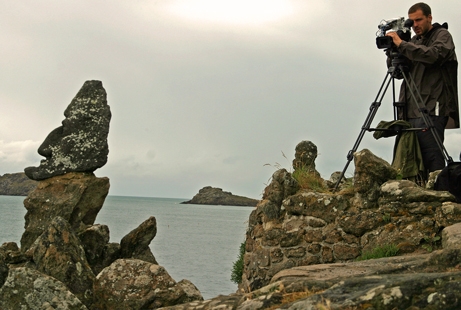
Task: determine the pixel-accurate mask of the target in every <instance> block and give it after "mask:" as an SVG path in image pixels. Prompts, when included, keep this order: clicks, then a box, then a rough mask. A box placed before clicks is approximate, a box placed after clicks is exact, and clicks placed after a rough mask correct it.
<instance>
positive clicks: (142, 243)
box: [120, 216, 158, 264]
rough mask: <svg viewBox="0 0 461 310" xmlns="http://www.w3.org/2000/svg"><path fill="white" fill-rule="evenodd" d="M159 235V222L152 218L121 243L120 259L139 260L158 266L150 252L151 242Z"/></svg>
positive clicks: (130, 233)
mask: <svg viewBox="0 0 461 310" xmlns="http://www.w3.org/2000/svg"><path fill="white" fill-rule="evenodd" d="M156 234H157V221H156V220H155V217H153V216H151V217H150V218H148V219H147V220H145V221H144V222H143V223H141V225H139V226H138V227H137V228H135V229H133V230H132V231H131V232H129V233H128V234H127V235H126V236H125V237H123V238H122V240H121V241H120V258H137V259H141V260H143V261H146V262H150V263H153V264H158V263H157V261H156V260H155V257H154V254H152V251H151V250H150V247H149V245H150V242H151V241H152V239H154V237H155V235H156Z"/></svg>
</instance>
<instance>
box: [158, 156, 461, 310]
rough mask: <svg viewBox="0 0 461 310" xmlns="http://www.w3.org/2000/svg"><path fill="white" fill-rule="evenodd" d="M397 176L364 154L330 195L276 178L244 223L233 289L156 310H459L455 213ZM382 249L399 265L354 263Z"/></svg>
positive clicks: (460, 217) (460, 244) (458, 207)
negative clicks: (238, 280)
mask: <svg viewBox="0 0 461 310" xmlns="http://www.w3.org/2000/svg"><path fill="white" fill-rule="evenodd" d="M312 173H314V174H315V172H312ZM337 174H338V173H334V175H335V176H336V175H337ZM396 175H397V174H396V171H395V170H394V169H393V168H392V167H391V166H390V165H389V164H388V163H386V162H385V161H384V160H382V159H380V158H378V157H376V156H374V155H373V154H372V153H371V152H370V151H368V150H363V151H360V152H357V153H356V154H355V173H354V178H353V179H349V180H346V182H344V183H342V184H341V187H340V191H339V192H333V191H332V188H333V187H334V185H335V184H336V180H329V181H325V184H330V186H331V188H330V189H328V188H325V189H324V190H323V191H313V190H307V189H306V187H305V186H304V184H301V183H299V182H298V181H297V179H295V178H293V175H292V174H291V173H290V172H288V171H286V170H285V169H281V170H278V171H276V172H275V173H274V174H273V176H272V182H271V183H270V184H269V185H268V186H267V187H266V190H265V192H264V196H263V199H262V201H261V202H260V203H259V204H258V205H257V207H256V209H255V210H254V211H253V212H252V214H251V215H250V220H249V224H248V230H247V238H246V252H245V256H244V260H243V262H244V271H243V279H242V280H243V281H242V284H241V285H240V290H239V291H238V292H237V293H236V294H232V295H229V296H218V297H216V298H213V299H210V300H206V301H201V302H200V301H196V302H191V303H187V304H183V305H177V306H173V307H167V308H164V309H169V310H190V309H216V308H223V309H238V310H243V309H268V308H270V309H290V310H299V309H345V310H346V309H347V310H350V309H389V310H391V309H412V310H413V309H414V310H416V309H460V308H461V293H460V292H461V269H460V265H461V204H457V203H455V202H454V200H455V197H454V196H453V195H451V194H450V193H448V192H442V191H434V190H431V188H430V186H431V184H433V180H431V182H428V188H422V187H419V186H417V185H416V184H415V183H413V182H410V181H407V180H395V177H396ZM433 177H434V176H433ZM386 245H393V246H395V247H396V248H397V249H398V256H395V257H388V258H379V259H369V260H363V261H357V260H356V259H357V257H359V256H360V255H362V254H364V253H367V252H372V250H373V249H377V248H380V247H382V246H386Z"/></svg>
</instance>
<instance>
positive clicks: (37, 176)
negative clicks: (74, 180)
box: [24, 81, 111, 180]
mask: <svg viewBox="0 0 461 310" xmlns="http://www.w3.org/2000/svg"><path fill="white" fill-rule="evenodd" d="M64 116H65V117H66V118H65V119H64V120H63V121H62V126H59V127H58V128H56V129H54V130H53V131H51V132H50V134H49V135H48V136H47V137H46V139H45V141H43V143H42V145H40V147H39V148H38V153H39V154H40V155H42V156H44V157H45V159H44V160H42V161H41V163H40V166H38V167H28V168H26V169H25V170H24V172H25V173H26V175H27V176H28V177H29V178H30V179H33V180H43V179H47V178H50V177H53V176H57V175H62V174H65V173H68V172H93V171H94V170H96V169H98V168H101V167H102V166H104V165H105V164H106V162H107V155H108V154H109V147H108V144H107V136H108V134H109V123H110V119H111V112H110V108H109V105H107V95H106V91H105V90H104V88H103V86H102V83H101V81H86V82H85V83H84V84H83V86H82V88H81V89H80V90H79V92H78V93H77V95H76V96H75V97H74V99H73V100H72V102H71V103H70V104H69V106H68V107H67V109H66V110H65V111H64Z"/></svg>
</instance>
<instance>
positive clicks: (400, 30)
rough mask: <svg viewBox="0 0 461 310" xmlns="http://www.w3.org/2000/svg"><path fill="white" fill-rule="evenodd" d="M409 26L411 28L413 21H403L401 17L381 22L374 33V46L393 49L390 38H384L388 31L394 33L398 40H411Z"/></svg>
mask: <svg viewBox="0 0 461 310" xmlns="http://www.w3.org/2000/svg"><path fill="white" fill-rule="evenodd" d="M411 26H413V21H412V20H411V19H407V20H405V18H403V17H398V18H393V19H388V20H382V21H381V23H380V24H379V25H378V29H379V30H378V32H377V33H376V46H377V47H378V48H386V49H389V48H392V47H393V45H394V44H393V42H392V38H391V37H388V36H386V31H388V30H393V31H396V32H397V34H398V35H399V37H400V39H402V40H404V41H409V40H410V39H411Z"/></svg>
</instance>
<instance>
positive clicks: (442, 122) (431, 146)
mask: <svg viewBox="0 0 461 310" xmlns="http://www.w3.org/2000/svg"><path fill="white" fill-rule="evenodd" d="M429 117H430V118H431V120H432V123H433V125H434V128H435V131H436V132H437V134H438V136H439V138H440V143H442V144H443V140H444V131H445V126H446V125H447V122H448V116H433V115H430V116H429ZM408 121H409V122H410V124H411V125H412V126H413V127H414V128H427V125H426V124H425V122H424V120H423V118H411V119H409V120H408ZM416 135H417V137H418V142H419V147H420V148H421V155H422V156H423V163H424V168H425V169H426V172H427V173H429V172H432V171H436V170H440V169H443V168H444V167H445V158H444V156H443V153H442V150H441V149H440V147H439V145H438V144H437V142H436V140H435V138H434V135H433V133H432V131H431V130H430V129H427V130H423V131H418V132H417V133H416ZM424 177H425V178H427V175H425V176H424Z"/></svg>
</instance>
